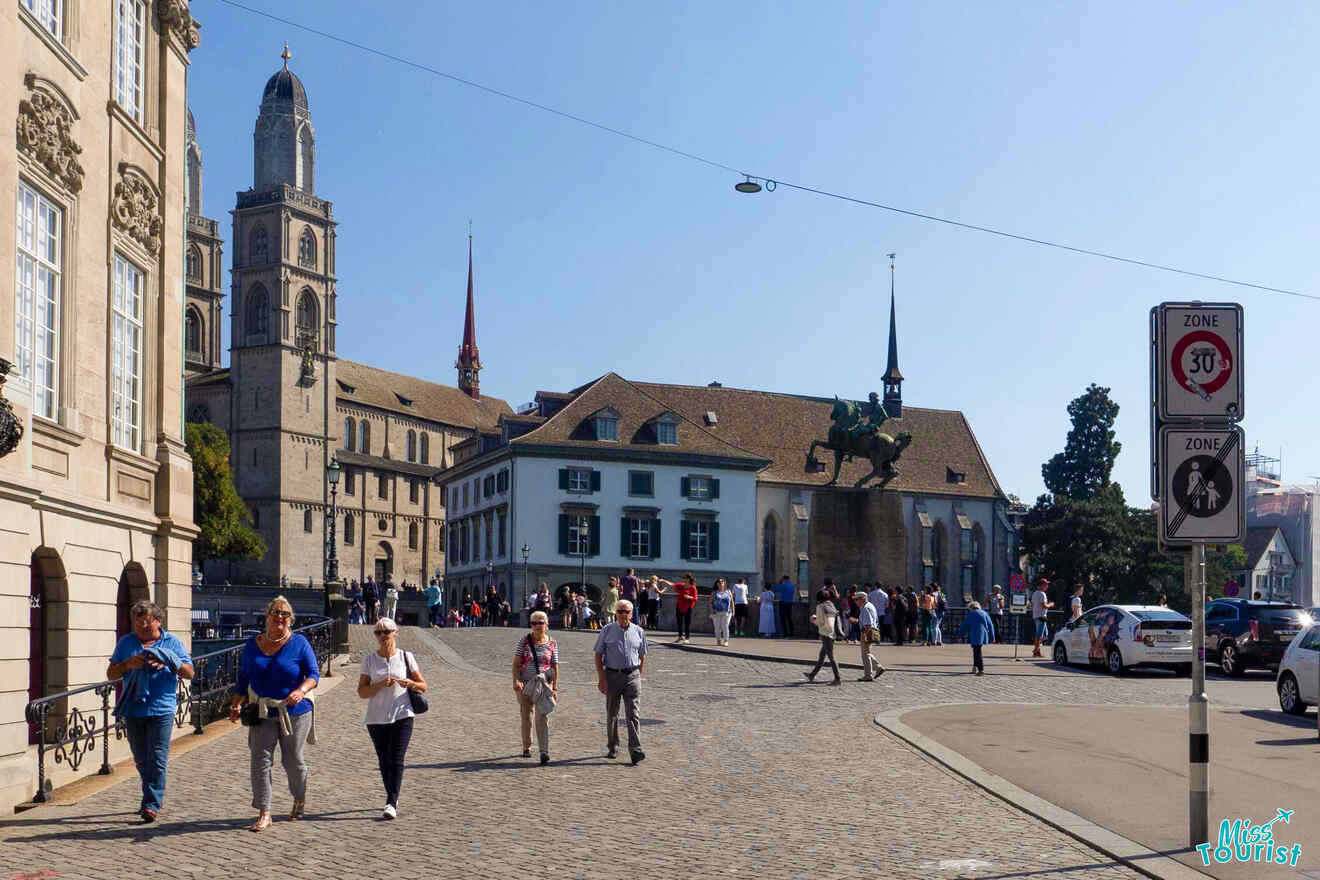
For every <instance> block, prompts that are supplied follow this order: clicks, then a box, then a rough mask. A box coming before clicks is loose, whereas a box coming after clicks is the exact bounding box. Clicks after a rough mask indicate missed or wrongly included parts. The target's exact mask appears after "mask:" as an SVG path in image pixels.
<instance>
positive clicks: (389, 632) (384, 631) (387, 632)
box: [376, 629, 394, 636]
mask: <svg viewBox="0 0 1320 880" xmlns="http://www.w3.org/2000/svg"><path fill="white" fill-rule="evenodd" d="M376 635H378V636H392V635H394V630H392V629H378V630H376Z"/></svg>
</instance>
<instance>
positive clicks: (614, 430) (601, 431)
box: [595, 416, 619, 441]
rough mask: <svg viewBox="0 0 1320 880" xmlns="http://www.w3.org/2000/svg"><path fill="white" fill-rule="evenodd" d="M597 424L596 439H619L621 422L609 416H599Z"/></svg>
mask: <svg viewBox="0 0 1320 880" xmlns="http://www.w3.org/2000/svg"><path fill="white" fill-rule="evenodd" d="M595 422H596V439H597V440H612V441H617V440H618V439H619V420H618V419H615V418H610V417H609V416H598V417H597V418H596V419H595Z"/></svg>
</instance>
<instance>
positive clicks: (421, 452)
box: [187, 47, 510, 585]
mask: <svg viewBox="0 0 1320 880" xmlns="http://www.w3.org/2000/svg"><path fill="white" fill-rule="evenodd" d="M289 57H290V56H289V54H288V50H287V47H286V49H285V53H284V65H283V67H282V69H280V70H278V71H276V73H275V74H274V75H273V76H271V78H270V80H269V81H268V82H267V83H266V87H265V89H264V91H263V93H262V98H261V109H260V112H259V114H258V116H257V122H256V126H255V131H254V134H253V168H254V174H253V187H252V189H249V190H247V191H245V192H241V193H239V194H238V197H237V201H236V205H235V208H234V210H233V212H232V215H233V238H232V253H233V265H232V272H231V287H230V295H231V297H232V303H231V309H230V314H231V325H230V364H229V367H228V368H227V369H220V368H219V362H218V360H217V361H216V362H215V363H214V365H212V364H211V363H210V362H209V361H207V359H206V358H204V357H200V358H198V361H197V363H198V365H199V368H198V369H196V370H195V371H193V374H192V376H191V378H190V379H189V381H188V386H187V411H188V417H189V419H190V420H192V421H209V422H212V423H214V424H216V425H218V426H220V427H222V428H224V429H225V430H226V431H227V432H228V434H229V439H230V459H231V463H232V466H233V471H234V479H235V485H236V487H237V489H238V493H239V495H240V496H241V497H242V498H243V500H244V501H245V502H246V503H247V505H248V507H249V509H250V510H251V512H252V516H253V521H254V526H255V528H256V529H257V531H258V532H259V533H260V534H261V536H262V538H263V539H264V540H265V542H266V545H267V548H268V549H267V553H266V555H265V557H264V558H263V559H261V560H259V561H251V562H232V563H231V562H228V561H212V562H210V563H208V564H207V566H206V571H205V575H206V578H207V580H210V581H219V580H223V579H226V578H228V579H230V580H232V581H233V582H234V583H243V582H252V581H264V582H267V583H276V582H278V581H280V579H281V578H283V577H287V578H289V580H290V581H292V582H295V583H299V584H306V583H308V582H309V581H310V582H311V583H314V584H318V585H319V584H321V583H323V582H324V579H325V577H326V566H325V556H326V544H327V541H328V537H329V520H330V513H331V505H332V500H333V501H334V503H335V504H336V505H337V515H338V517H339V519H338V522H337V524H336V531H337V538H338V551H339V553H338V555H339V575H340V577H341V578H343V579H345V580H349V579H354V580H359V581H361V580H363V579H365V578H366V577H368V576H373V577H377V578H380V577H383V576H384V575H385V574H386V573H388V574H390V575H392V577H393V579H394V580H395V581H405V580H406V581H409V582H411V583H418V584H424V583H425V582H426V581H427V580H429V578H430V577H432V576H434V575H436V574H437V573H439V572H443V569H444V546H443V541H442V540H441V539H440V535H441V534H442V531H443V522H444V504H443V495H442V493H441V492H440V491H439V489H438V488H437V487H436V486H435V485H434V484H433V477H434V476H435V475H436V474H437V473H438V472H439V469H440V468H441V467H443V466H444V463H445V462H446V460H447V455H448V450H449V447H450V446H451V445H453V444H454V443H456V442H458V441H460V440H462V439H464V438H466V437H468V436H470V435H471V434H472V433H473V432H474V431H475V430H477V429H479V428H482V427H487V428H489V427H492V426H494V425H495V424H496V421H497V420H498V418H499V416H500V415H501V414H503V413H507V412H510V410H509V406H508V404H506V403H505V402H504V401H502V400H499V399H497V398H493V397H483V396H481V393H480V385H479V379H478V374H479V371H480V369H481V364H480V360H479V358H478V357H477V347H476V338H475V334H476V325H475V304H474V298H473V291H472V286H473V285H472V263H471V250H470V244H469V261H468V291H467V314H466V315H465V323H464V340H463V344H462V346H461V348H460V351H459V358H458V362H457V364H456V369H457V379H458V383H459V387H450V386H445V385H440V384H438V383H434V382H429V381H426V380H423V379H418V378H414V377H411V376H403V375H399V374H397V373H390V372H387V371H384V370H379V369H376V368H374V367H371V366H368V365H366V364H360V363H356V362H353V361H348V360H342V359H340V358H339V356H338V352H337V350H336V342H335V336H336V329H337V324H338V322H337V320H336V316H335V305H336V298H337V295H338V294H337V290H336V283H337V277H336V267H335V244H336V234H337V233H336V228H337V225H338V224H337V221H336V220H335V216H334V210H333V205H332V204H331V202H329V201H327V200H325V199H323V198H321V197H320V196H318V195H317V194H316V192H315V189H314V183H315V180H316V175H315V166H316V146H315V131H314V129H313V128H312V123H311V113H310V109H309V104H308V98H307V91H306V89H305V88H304V86H303V84H302V81H301V80H300V79H299V78H298V77H297V76H296V75H295V74H294V73H293V71H291V70H290V69H289V64H288V62H289ZM199 153H200V151H199ZM200 189H201V184H200V175H199V177H198V184H197V190H198V192H199V194H200ZM198 202H199V203H200V195H199V198H198ZM199 219H200V218H199ZM191 244H195V245H197V246H198V247H199V249H203V250H205V245H206V244H207V240H205V239H203V238H202V237H201V236H194V238H193V241H192V242H191ZM215 248H216V249H215V252H216V253H217V254H218V242H217V243H216V246H215ZM206 277H209V276H206ZM189 291H190V302H189V307H190V309H195V310H196V312H197V313H198V315H199V319H201V318H204V316H205V315H206V314H208V313H207V312H206V308H207V307H208V306H209V305H210V304H211V303H212V302H213V301H214V302H215V304H216V306H217V310H218V305H219V299H218V298H216V297H215V296H214V294H213V292H212V291H209V290H205V289H203V287H202V286H201V285H198V286H195V287H190V288H189ZM203 367H204V368H203ZM332 458H335V459H337V460H338V461H339V463H340V465H341V466H342V468H343V470H342V477H341V481H340V484H339V490H338V493H337V495H336V496H335V497H334V499H332V497H331V493H330V487H329V485H328V483H327V480H326V470H327V468H328V466H329V464H330V461H331V459H332Z"/></svg>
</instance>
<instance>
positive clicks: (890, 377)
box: [884, 254, 903, 419]
mask: <svg viewBox="0 0 1320 880" xmlns="http://www.w3.org/2000/svg"><path fill="white" fill-rule="evenodd" d="M894 256H895V255H894V254H890V255H889V364H888V365H887V366H886V367H885V375H884V383H885V398H884V405H885V413H886V414H887V415H888V416H889V417H890V418H891V419H901V418H902V417H903V374H902V373H900V372H899V371H898V322H897V316H896V312H897V310H896V309H895V307H894Z"/></svg>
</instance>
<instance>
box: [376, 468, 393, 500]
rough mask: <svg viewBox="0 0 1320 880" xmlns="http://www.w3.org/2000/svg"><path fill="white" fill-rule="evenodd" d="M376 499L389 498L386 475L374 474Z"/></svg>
mask: <svg viewBox="0 0 1320 880" xmlns="http://www.w3.org/2000/svg"><path fill="white" fill-rule="evenodd" d="M376 497H377V498H384V499H386V500H388V499H389V497H390V478H389V476H388V475H386V474H376Z"/></svg>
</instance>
